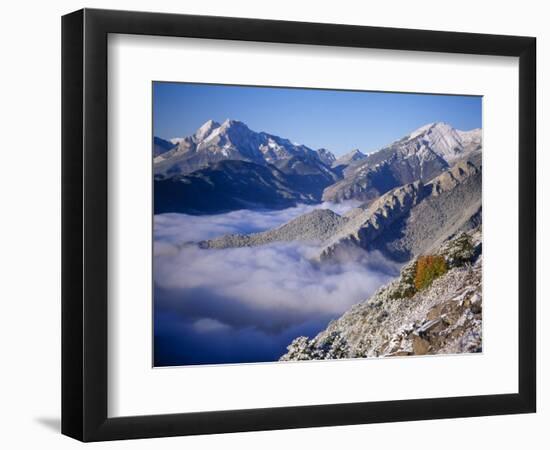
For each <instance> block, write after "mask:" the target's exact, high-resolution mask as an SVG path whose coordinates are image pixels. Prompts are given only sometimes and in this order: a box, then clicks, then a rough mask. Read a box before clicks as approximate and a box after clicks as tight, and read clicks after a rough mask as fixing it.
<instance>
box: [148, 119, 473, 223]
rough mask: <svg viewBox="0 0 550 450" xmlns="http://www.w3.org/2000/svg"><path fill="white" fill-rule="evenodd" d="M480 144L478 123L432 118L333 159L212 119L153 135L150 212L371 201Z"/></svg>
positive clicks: (231, 122)
mask: <svg viewBox="0 0 550 450" xmlns="http://www.w3.org/2000/svg"><path fill="white" fill-rule="evenodd" d="M480 149H481V130H480V129H475V130H470V131H460V130H456V129H454V128H453V127H451V126H450V125H449V124H446V123H442V122H437V123H431V124H428V125H425V126H423V127H421V128H419V129H417V130H415V131H413V132H412V133H410V134H409V135H407V136H405V137H403V138H401V139H399V140H398V141H395V142H394V143H392V144H390V145H388V146H386V147H384V148H382V149H380V150H378V151H376V152H373V153H369V154H364V153H362V152H361V151H360V150H358V149H355V150H352V151H351V152H349V153H348V154H346V155H343V156H341V157H339V158H336V157H335V156H334V155H333V154H332V153H331V152H330V151H329V150H327V149H323V148H322V149H318V150H314V149H312V148H309V147H307V146H305V145H301V144H296V143H293V142H291V141H290V140H289V139H285V138H281V137H279V136H275V135H273V134H269V133H266V132H256V131H253V130H251V129H250V128H249V127H248V126H247V125H246V124H244V123H243V122H240V121H237V120H229V119H228V120H226V121H224V122H223V123H218V122H215V121H213V120H209V121H207V122H206V123H204V124H203V125H202V126H201V127H200V128H198V129H197V130H196V132H195V133H194V134H193V135H191V136H186V137H183V138H173V139H170V140H167V139H163V138H160V137H154V142H153V162H154V175H155V213H163V212H185V213H192V214H204V213H213V212H222V211H230V210H234V209H242V208H254V207H259V208H285V207H289V206H293V205H296V204H298V203H318V202H320V201H329V202H341V201H344V200H350V199H353V200H358V201H361V202H362V203H366V204H369V203H371V202H373V201H375V200H376V199H378V198H379V197H380V196H382V195H384V194H385V193H387V192H389V191H391V190H392V189H395V188H396V187H399V186H403V185H406V184H410V183H414V182H416V181H420V182H422V183H425V182H427V181H429V180H431V179H433V178H434V177H435V176H437V175H439V174H441V173H443V172H444V171H446V170H448V169H450V168H451V166H452V165H453V164H454V163H456V162H457V161H459V160H461V159H463V158H465V157H467V156H468V155H470V154H473V153H475V152H476V151H479V150H480Z"/></svg>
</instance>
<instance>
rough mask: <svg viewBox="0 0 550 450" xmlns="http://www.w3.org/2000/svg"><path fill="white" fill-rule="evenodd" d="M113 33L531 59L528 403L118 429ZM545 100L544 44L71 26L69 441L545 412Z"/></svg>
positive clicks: (508, 39)
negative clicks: (541, 137) (540, 254)
mask: <svg viewBox="0 0 550 450" xmlns="http://www.w3.org/2000/svg"><path fill="white" fill-rule="evenodd" d="M109 33H123V34H137V35H151V36H180V37H193V38H209V39H224V40H239V41H259V42H279V43H290V44H310V45H325V46H336V47H368V48H377V49H391V50H414V51H428V52H446V53H465V54H477V55H502V56H515V57H519V105H518V108H519V142H518V152H519V168H518V170H519V292H517V296H518V302H519V320H518V327H519V378H518V379H519V386H518V392H517V393H510V394H499V395H480V396H469V397H453V398H429V399H419V400H399V401H379V402H367V403H346V404H336V405H311V406H299V407H293V406H289V407H277V408H262V409H247V410H234V411H211V412H197V413H182V414H166V415H143V416H133V417H116V418H109V417H108V416H107V394H108V382H107V364H108V361H107V317H108V315H107V314H108V313H107V237H108V232H107V194H108V186H107V98H108V92H107V36H108V34H109ZM535 91H536V39H535V38H533V37H518V36H503V35H487V34H471V33H457V32H439V31H422V30H409V29H395V28H377V27H363V26H349V25H333V24H320V23H301V22H286V21H272V20H257V19H243V18H227V17H207V16H190V15H173V14H157V13H144V12H129V11H108V10H95V9H83V10H80V11H76V12H74V13H71V14H68V15H66V16H63V18H62V433H63V434H66V435H68V436H71V437H73V438H76V439H79V440H82V441H102V440H113V439H131V438H148V437H161V436H177V435H192V434H212V433H228V432H239V431H255V430H274V429H282V428H299V427H320V426H329V425H349V424H362V423H377V422H397V421H407V420H425V419H438V418H454V417H467V416H485V415H497V414H515V413H530V412H535V408H536V339H535V336H536V311H535V306H536V270H535V265H536V257H535V251H536V247H535V246H536V233H535V231H536V154H535V147H536V104H535V100H536V98H535ZM510 295H513V294H512V293H511V294H510Z"/></svg>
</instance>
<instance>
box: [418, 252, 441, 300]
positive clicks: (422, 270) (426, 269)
mask: <svg viewBox="0 0 550 450" xmlns="http://www.w3.org/2000/svg"><path fill="white" fill-rule="evenodd" d="M445 272H447V263H446V262H445V258H444V257H443V256H440V255H426V256H420V257H419V258H418V261H417V263H416V275H415V277H414V286H415V288H416V290H418V291H420V290H421V289H424V288H426V287H428V286H429V285H430V284H432V282H433V280H435V279H436V278H438V277H440V276H441V275H443V274H444V273H445Z"/></svg>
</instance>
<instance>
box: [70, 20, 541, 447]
mask: <svg viewBox="0 0 550 450" xmlns="http://www.w3.org/2000/svg"><path fill="white" fill-rule="evenodd" d="M535 61H536V41H535V38H532V37H517V36H496V35H485V34H469V33H458V32H439V31H423V30H405V29H391V28H375V27H360V26H349V25H333V24H319V23H299V22H284V21H268V20H256V19H242V18H226V17H205V16H188V15H171V14H156V13H142V12H127V11H124V12H122V11H106V10H89V9H84V10H81V11H77V12H74V13H72V14H69V15H66V16H64V17H63V21H62V107H63V108H62V109H63V117H62V121H63V130H62V145H63V148H62V165H63V167H62V176H63V193H62V197H63V198H62V204H63V218H62V225H63V230H62V235H63V238H62V241H63V249H62V256H63V265H62V270H63V273H62V285H63V298H62V327H63V329H62V376H63V380H62V432H63V433H64V434H66V435H68V436H71V437H73V438H76V439H79V440H82V441H101V440H113V439H130V438H146V437H161V436H176V435H190V434H209V433H226V432H237V431H253V430H272V429H282V428H299V427H318V426H330V425H346V424H360V423H374V422H394V421H405V420H424V419H437V418H452V417H466V416H481V415H496V414H514V413H529V412H535V403H536V401H535V399H536V378H535V374H536V361H535V355H536V346H535V325H536V320H535V319H536V313H535V304H536V287H535V261H536V258H535V229H536V227H535V218H536V199H535V185H536V182H535V168H536V158H535V137H536V105H535V90H536V78H535Z"/></svg>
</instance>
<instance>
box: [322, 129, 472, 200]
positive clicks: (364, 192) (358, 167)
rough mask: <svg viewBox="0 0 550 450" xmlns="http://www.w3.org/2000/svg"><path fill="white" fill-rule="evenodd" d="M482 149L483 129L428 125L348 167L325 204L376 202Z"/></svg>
mask: <svg viewBox="0 0 550 450" xmlns="http://www.w3.org/2000/svg"><path fill="white" fill-rule="evenodd" d="M480 149H481V130H480V129H475V130H470V131H460V130H456V129H454V128H453V127H451V126H450V125H449V124H446V123H443V122H437V123H432V124H428V125H425V126H423V127H421V128H419V129H417V130H416V131H414V132H412V133H411V134H409V135H408V136H405V137H403V138H401V139H400V140H398V141H396V142H394V143H393V144H391V145H389V146H388V147H384V148H382V149H380V150H378V151H376V152H373V153H370V154H368V155H367V156H366V157H365V158H361V159H359V160H358V161H355V162H352V163H351V164H349V165H348V166H347V167H346V169H345V171H344V173H343V175H344V178H343V179H342V180H340V181H338V182H336V183H334V184H333V185H331V186H328V187H327V188H326V189H325V191H324V192H323V201H332V202H339V201H343V200H348V199H352V198H353V199H358V200H362V201H365V202H369V201H373V200H375V199H376V198H378V197H379V196H380V195H382V194H384V193H385V192H388V191H389V190H391V189H393V188H395V187H398V186H402V185H404V184H407V183H412V182H414V181H422V182H425V181H428V180H430V179H432V178H433V177H434V176H436V175H438V174H439V173H441V172H443V171H444V170H447V169H448V168H449V167H450V166H452V165H453V164H454V163H455V162H456V161H457V160H459V159H461V158H464V157H466V156H467V155H469V154H470V153H472V152H474V151H476V150H480Z"/></svg>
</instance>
